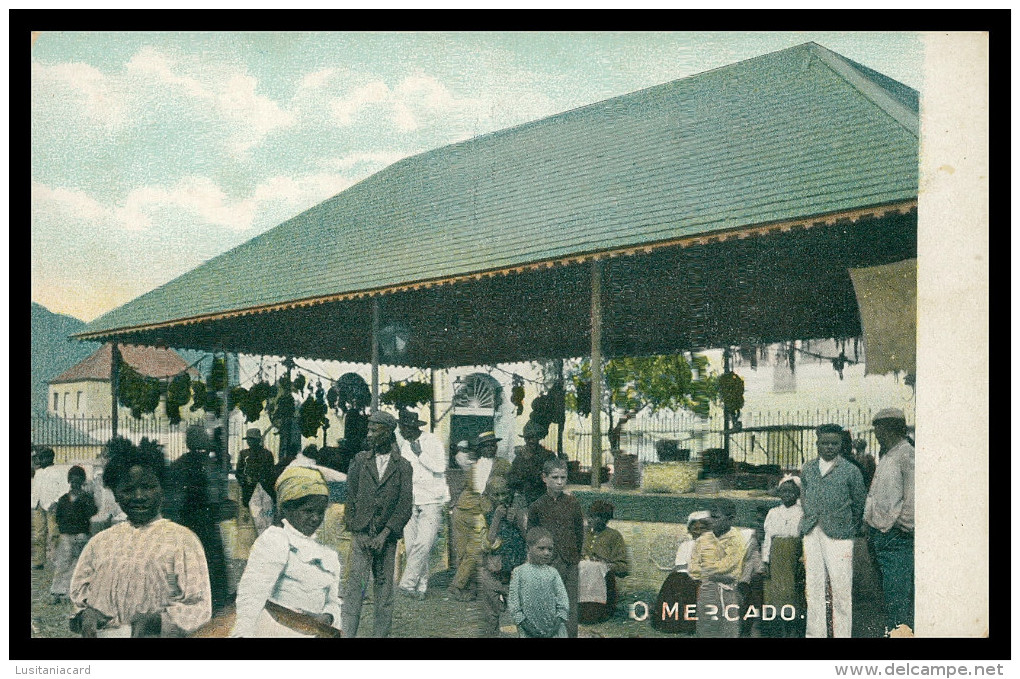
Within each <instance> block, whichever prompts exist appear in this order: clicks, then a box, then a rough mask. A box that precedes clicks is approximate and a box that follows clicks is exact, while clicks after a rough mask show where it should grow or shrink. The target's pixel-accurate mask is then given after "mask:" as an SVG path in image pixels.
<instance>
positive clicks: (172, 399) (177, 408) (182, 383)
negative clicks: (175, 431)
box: [163, 372, 191, 425]
mask: <svg viewBox="0 0 1020 679" xmlns="http://www.w3.org/2000/svg"><path fill="white" fill-rule="evenodd" d="M190 400H191V376H190V375H188V373H186V372H183V373H181V374H179V375H174V376H173V379H171V380H170V384H168V385H167V387H166V402H165V403H164V404H163V409H164V410H165V411H166V416H167V419H168V420H169V421H170V424H172V425H175V424H180V423H181V406H184V405H187V403H188V401H190Z"/></svg>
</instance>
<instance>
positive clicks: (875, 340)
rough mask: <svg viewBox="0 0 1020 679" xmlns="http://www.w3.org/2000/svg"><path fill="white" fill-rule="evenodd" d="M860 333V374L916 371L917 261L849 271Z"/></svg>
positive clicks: (906, 260)
mask: <svg viewBox="0 0 1020 679" xmlns="http://www.w3.org/2000/svg"><path fill="white" fill-rule="evenodd" d="M850 277H851V279H853V283H854V290H855V291H856V294H857V304H858V306H859V307H860V314H861V325H862V326H863V329H864V356H865V360H864V372H865V374H867V375H883V374H886V373H890V372H905V373H910V374H913V373H914V372H915V371H916V370H917V260H916V259H905V260H903V261H899V262H894V263H892V264H886V265H883V266H873V267H867V268H861V269H851V270H850Z"/></svg>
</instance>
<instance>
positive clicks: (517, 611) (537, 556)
mask: <svg viewBox="0 0 1020 679" xmlns="http://www.w3.org/2000/svg"><path fill="white" fill-rule="evenodd" d="M527 541H528V562H527V563H524V564H521V565H520V566H518V567H517V568H515V569H514V572H513V574H512V575H511V576H510V591H509V595H508V597H507V606H508V608H509V609H510V614H511V615H512V616H513V618H514V623H515V624H516V625H517V632H518V636H521V637H525V638H532V637H538V638H551V637H566V636H567V627H566V623H567V618H568V616H569V609H570V600H569V599H568V598H567V590H566V588H565V587H564V586H563V580H562V579H560V574H559V572H558V571H557V570H556V569H555V568H553V567H552V566H550V565H549V563H550V562H551V561H552V558H553V538H552V533H550V532H549V531H548V530H546V529H545V528H538V527H536V528H530V529H528V535H527Z"/></svg>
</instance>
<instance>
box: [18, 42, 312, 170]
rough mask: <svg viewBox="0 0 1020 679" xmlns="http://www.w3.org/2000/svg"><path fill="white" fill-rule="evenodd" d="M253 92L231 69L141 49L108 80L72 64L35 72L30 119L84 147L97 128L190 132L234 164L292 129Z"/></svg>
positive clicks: (249, 79)
mask: <svg viewBox="0 0 1020 679" xmlns="http://www.w3.org/2000/svg"><path fill="white" fill-rule="evenodd" d="M258 87H259V83H258V81H257V80H256V79H255V78H254V77H253V76H251V75H250V74H249V73H247V72H245V71H244V70H242V69H240V68H238V67H236V66H232V65H229V64H222V63H214V62H209V61H203V60H201V59H199V58H197V57H193V56H192V57H187V58H185V57H177V56H174V55H169V54H165V53H163V52H160V51H158V50H156V49H154V48H152V47H143V48H142V49H140V50H139V51H138V52H137V53H135V54H134V55H133V56H132V57H131V59H130V60H128V62H127V63H126V64H125V65H124V67H123V68H122V69H121V70H119V71H116V72H112V73H104V72H102V71H100V70H98V69H96V68H94V67H92V66H89V65H86V64H77V63H58V64H52V65H47V64H41V63H38V62H36V63H33V65H32V98H33V117H34V119H35V120H37V121H38V122H43V123H45V124H46V125H47V126H49V127H50V128H51V130H52V129H54V128H56V129H59V128H60V127H63V128H64V130H63V133H64V134H65V135H66V134H68V133H70V132H73V133H74V134H75V135H76V136H77V137H79V138H85V139H87V138H89V137H91V136H92V135H93V134H94V133H95V132H96V131H97V130H96V125H98V126H99V130H101V131H105V132H110V131H120V132H123V133H124V134H135V131H134V130H133V129H130V128H132V127H133V126H134V125H145V126H146V127H147V128H150V129H151V128H153V127H155V128H158V129H159V132H160V133H162V134H174V133H176V132H177V129H178V128H180V130H181V131H182V132H183V131H184V130H185V129H187V131H188V133H190V134H196V133H199V132H201V133H202V134H203V135H205V136H208V137H209V138H210V139H212V140H214V141H218V142H219V144H220V145H221V146H222V148H223V149H224V150H225V151H227V152H228V153H229V154H231V155H232V156H234V157H239V156H243V155H244V154H245V153H246V152H248V151H249V150H251V149H252V148H254V147H256V146H258V145H259V144H261V143H262V142H263V141H264V140H265V139H266V137H267V136H268V135H269V134H271V133H272V132H274V131H276V130H279V129H285V128H287V127H290V126H292V125H293V124H294V123H295V122H296V117H295V116H294V114H293V113H292V112H291V111H289V110H287V109H286V108H284V107H283V106H281V105H280V104H279V103H278V102H276V101H274V100H273V99H271V98H269V97H266V96H265V95H263V94H259V92H258ZM68 108H70V109H71V110H70V111H69V110H68ZM68 118H70V119H68ZM154 122H155V125H154ZM61 123H63V125H62V126H61ZM68 124H70V126H71V128H72V129H70V130H69V129H67V128H68ZM51 133H52V132H51Z"/></svg>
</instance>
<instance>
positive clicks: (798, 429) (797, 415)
mask: <svg viewBox="0 0 1020 679" xmlns="http://www.w3.org/2000/svg"><path fill="white" fill-rule="evenodd" d="M874 412H875V411H873V410H871V409H869V408H847V409H815V410H782V411H758V412H745V413H744V414H743V416H742V418H741V427H742V429H741V430H740V431H738V432H732V433H731V434H730V458H731V459H733V460H734V461H736V462H747V463H749V464H777V465H779V466H780V467H782V468H783V469H799V468H800V466H801V465H803V464H804V462H806V461H808V460H810V459H812V458H814V457H816V456H817V452H816V449H815V432H814V428H815V427H817V426H819V425H822V424H827V423H831V424H838V425H840V426H842V427H843V428H844V429H848V430H850V432H851V433H852V434H853V435H854V437H855V438H857V437H860V438H863V439H864V441H865V442H866V443H867V451H868V452H870V453H871V454H872V455H876V454H877V452H878V441H877V440H876V439H875V434H874V431H873V429H872V426H871V418H872V417H873V415H874ZM907 424H908V427H912V426H913V424H912V422H909V421H908V423H907ZM570 425H571V423H570V422H569V421H568V423H567V427H568V429H569V428H570ZM574 428H575V434H574V439H575V440H574V442H573V448H574V450H573V451H572V452H573V454H570V452H569V451H568V454H569V455H570V457H571V458H572V459H577V460H579V461H580V463H581V467H582V468H590V467H591V421H590V419H588V418H585V419H584V420H579V421H576V422H575V424H574ZM606 429H608V425H607V423H606V420H605V419H604V420H603V433H602V450H603V451H604V454H608V451H609V439H608V434H607V433H606V431H605V430H606ZM661 441H675V442H676V446H677V448H680V449H681V450H682V449H687V450H689V451H690V459H691V460H697V459H700V456H701V453H703V452H704V451H705V450H710V449H713V448H723V447H725V444H726V433H725V427H724V425H723V414H722V412H716V411H714V410H713V413H712V415H711V416H710V417H707V418H700V417H698V416H696V415H694V414H693V413H656V414H654V415H639V416H638V417H637V418H635V419H633V420H631V421H630V422H628V423H627V424H625V425H624V426H623V429H622V432H621V435H620V449H621V450H623V451H624V452H627V453H631V454H636V455H637V456H638V459H639V460H640V461H641V462H656V461H658V453H657V450H656V446H657V445H658V444H659V443H660V442H661ZM565 447H566V446H565Z"/></svg>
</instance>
